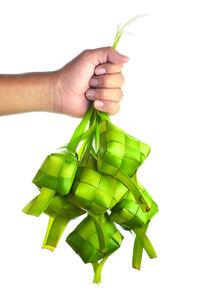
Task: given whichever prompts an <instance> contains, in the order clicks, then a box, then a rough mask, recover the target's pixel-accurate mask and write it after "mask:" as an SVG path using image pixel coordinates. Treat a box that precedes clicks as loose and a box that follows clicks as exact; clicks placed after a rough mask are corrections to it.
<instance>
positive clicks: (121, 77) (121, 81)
mask: <svg viewBox="0 0 200 300" xmlns="http://www.w3.org/2000/svg"><path fill="white" fill-rule="evenodd" d="M124 81H125V79H124V75H123V74H120V84H121V86H122V85H123V84H124Z"/></svg>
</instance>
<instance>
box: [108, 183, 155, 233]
mask: <svg viewBox="0 0 200 300" xmlns="http://www.w3.org/2000/svg"><path fill="white" fill-rule="evenodd" d="M133 180H134V181H135V183H136V184H137V186H138V188H139V191H140V196H138V194H133V193H132V192H130V191H128V192H127V193H126V195H125V196H124V197H123V198H122V200H121V201H120V202H119V203H118V204H117V205H116V206H115V207H113V209H112V210H111V214H110V219H111V220H112V221H113V222H116V223H117V224H119V225H121V226H122V227H123V228H124V229H126V230H131V229H133V228H137V227H142V226H143V225H144V224H146V223H147V222H148V221H150V220H151V219H152V218H153V216H154V215H155V214H156V213H157V212H158V206H157V204H156V203H155V202H154V201H153V199H152V198H151V196H150V195H149V194H148V193H147V191H146V190H145V189H144V187H143V186H142V185H141V184H140V183H139V182H138V180H137V179H136V178H133ZM144 203H145V204H144ZM146 203H147V204H148V210H147V209H146Z"/></svg>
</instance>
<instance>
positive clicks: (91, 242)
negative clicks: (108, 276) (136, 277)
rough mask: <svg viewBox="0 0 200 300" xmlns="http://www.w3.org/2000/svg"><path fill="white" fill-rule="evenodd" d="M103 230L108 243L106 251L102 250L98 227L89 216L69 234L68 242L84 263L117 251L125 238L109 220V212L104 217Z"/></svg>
mask: <svg viewBox="0 0 200 300" xmlns="http://www.w3.org/2000/svg"><path fill="white" fill-rule="evenodd" d="M103 230H104V233H105V239H106V244H107V250H106V252H104V253H102V252H101V250H100V247H99V240H98V236H97V232H96V227H95V225H94V222H93V221H92V219H91V218H90V217H89V216H87V217H86V218H85V219H84V220H83V221H82V222H81V223H80V224H79V225H78V226H77V227H76V228H75V229H74V231H72V232H71V233H70V234H69V235H68V237H67V239H66V242H67V243H68V244H69V245H70V246H71V247H72V249H73V250H74V251H75V252H76V253H77V254H78V255H79V256H80V257H81V258H82V260H83V261H84V263H93V262H96V261H98V260H100V259H101V258H104V257H105V256H108V255H110V254H111V253H113V252H114V251H116V250H117V249H118V248H119V247H120V245H121V242H122V240H123V236H122V234H121V233H120V232H119V231H118V230H117V228H116V226H115V225H114V224H113V222H111V221H110V220H109V218H108V214H107V213H106V214H105V215H104V219H103Z"/></svg>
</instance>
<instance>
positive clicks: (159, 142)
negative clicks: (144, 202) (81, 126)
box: [0, 0, 200, 300]
mask: <svg viewBox="0 0 200 300" xmlns="http://www.w3.org/2000/svg"><path fill="white" fill-rule="evenodd" d="M198 2H199V1H194V0H190V1H189V0H188V1H184V0H182V1H179V0H168V1H161V0H151V1H149V0H146V1H144V0H139V1H127V0H123V1H117V0H110V1H108V0H101V1H94V0H92V1H89V0H84V1H67V0H65V1H64V0H63V1H61V0H57V1H50V0H48V1H46V0H45V1H44V0H39V1H37V0H34V1H33V0H29V1H25V0H24V1H21V0H18V1H11V0H1V1H0V73H2V74H3V73H8V74H9V73H10V74H15V73H23V72H33V71H50V70H55V69H57V68H60V67H61V66H63V65H64V64H66V63H67V62H68V61H69V60H71V59H72V58H73V57H74V56H76V55H77V54H78V53H79V52H81V51H82V50H84V49H86V48H97V47H101V46H107V45H111V44H112V42H113V38H114V35H115V30H116V25H117V23H121V24H122V23H124V22H126V21H127V20H128V19H130V18H132V17H134V16H135V15H137V14H144V13H145V14H147V16H146V17H144V18H141V19H139V20H138V21H137V22H135V23H133V24H132V25H131V26H130V27H129V28H128V29H127V32H130V33H132V34H133V35H130V34H125V35H124V36H123V38H122V39H121V41H120V43H119V47H118V50H119V51H120V52H122V53H124V54H126V55H128V56H130V62H129V63H128V64H127V65H126V66H125V67H124V70H123V74H124V76H125V80H126V83H125V86H124V89H123V90H124V99H123V102H122V105H121V111H120V112H119V114H118V115H117V116H115V117H112V121H113V123H114V124H116V125H117V126H119V127H121V128H122V129H124V130H125V131H126V132H127V133H129V134H131V135H133V136H135V137H136V138H139V139H141V140H142V141H144V142H146V143H149V144H150V145H151V153H150V155H149V157H148V158H147V160H146V161H145V162H144V164H143V165H142V167H141V168H140V170H139V173H138V176H139V179H140V181H141V182H142V184H143V185H144V186H145V188H146V189H147V190H148V191H149V193H150V194H151V195H152V197H153V198H154V200H155V201H156V202H157V203H158V205H159V209H160V212H159V214H158V215H156V216H155V218H154V219H153V220H152V222H151V225H150V227H149V231H148V233H149V237H150V239H151V241H152V243H153V245H154V247H155V249H156V251H157V254H158V258H157V259H154V260H150V259H149V258H148V257H147V255H146V253H144V257H143V264H142V268H141V271H140V272H139V271H137V270H135V269H132V267H131V258H132V247H133V237H132V236H131V235H130V233H128V232H124V231H123V235H124V237H125V238H124V241H123V244H122V246H121V248H120V249H119V250H118V251H117V252H115V253H114V254H113V255H112V256H111V257H110V258H109V259H108V261H107V262H106V264H105V266H104V268H103V271H102V283H101V284H100V285H96V284H93V283H92V279H93V270H92V267H91V265H85V264H84V263H83V262H82V261H81V259H80V258H79V257H78V256H77V255H76V254H75V253H74V252H73V250H72V249H71V248H70V247H69V246H68V245H67V244H66V242H65V238H66V236H67V235H68V234H69V233H70V232H71V231H72V230H73V228H74V227H75V226H76V224H78V222H79V220H75V221H73V222H72V223H71V224H69V226H68V227H67V229H66V231H65V233H64V235H63V237H62V239H61V241H60V244H59V247H58V248H57V249H56V250H55V251H54V253H51V252H50V251H48V250H44V249H41V245H42V242H43V237H44V234H45V230H46V225H47V222H48V218H47V216H45V215H42V216H41V217H40V218H35V217H31V216H27V215H25V214H23V213H22V212H21V209H22V208H23V207H24V206H25V204H26V203H27V202H29V201H30V200H31V199H32V198H33V197H34V196H35V195H36V194H37V189H36V187H35V186H34V185H33V184H32V183H31V180H32V178H33V176H34V174H35V172H36V171H37V169H38V168H39V166H40V164H41V162H42V161H43V159H44V158H45V157H46V155H47V154H49V153H51V152H52V151H54V150H55V149H56V148H57V147H59V146H61V145H63V144H64V143H65V142H66V141H67V140H69V138H70V136H71V135H72V133H73V130H74V129H75V127H76V126H77V124H78V122H79V120H78V119H73V118H71V117H69V116H64V115H58V114H53V113H40V112H37V113H27V114H19V115H12V116H3V117H0V207H1V214H0V275H1V281H0V285H1V287H0V297H1V299H4V300H7V299H18V298H19V299H22V300H23V299H29V300H32V299H49V300H50V299H69V298H72V297H73V299H80V297H82V298H83V297H84V298H87V299H91V300H92V299H96V300H99V299H110V298H112V299H116V300H118V299H123V298H127V299H140V300H143V299H169V298H170V299H187V298H188V297H190V299H199V296H200V292H199V268H200V259H199V253H200V247H199V239H200V237H199V228H200V225H199V213H200V197H199V179H200V176H199V167H200V164H199V162H200V159H199V156H200V143H199V128H200V124H199V123H200V122H199V107H198V104H199V100H200V82H199V81H200V45H199V28H200V18H199V7H198V4H199V3H198ZM121 231H122V230H121Z"/></svg>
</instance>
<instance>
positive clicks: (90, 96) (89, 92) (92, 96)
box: [86, 90, 96, 99]
mask: <svg viewBox="0 0 200 300" xmlns="http://www.w3.org/2000/svg"><path fill="white" fill-rule="evenodd" d="M95 95H96V92H95V91H94V90H88V91H87V92H86V96H87V97H88V98H89V99H93V98H94V97H95Z"/></svg>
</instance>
